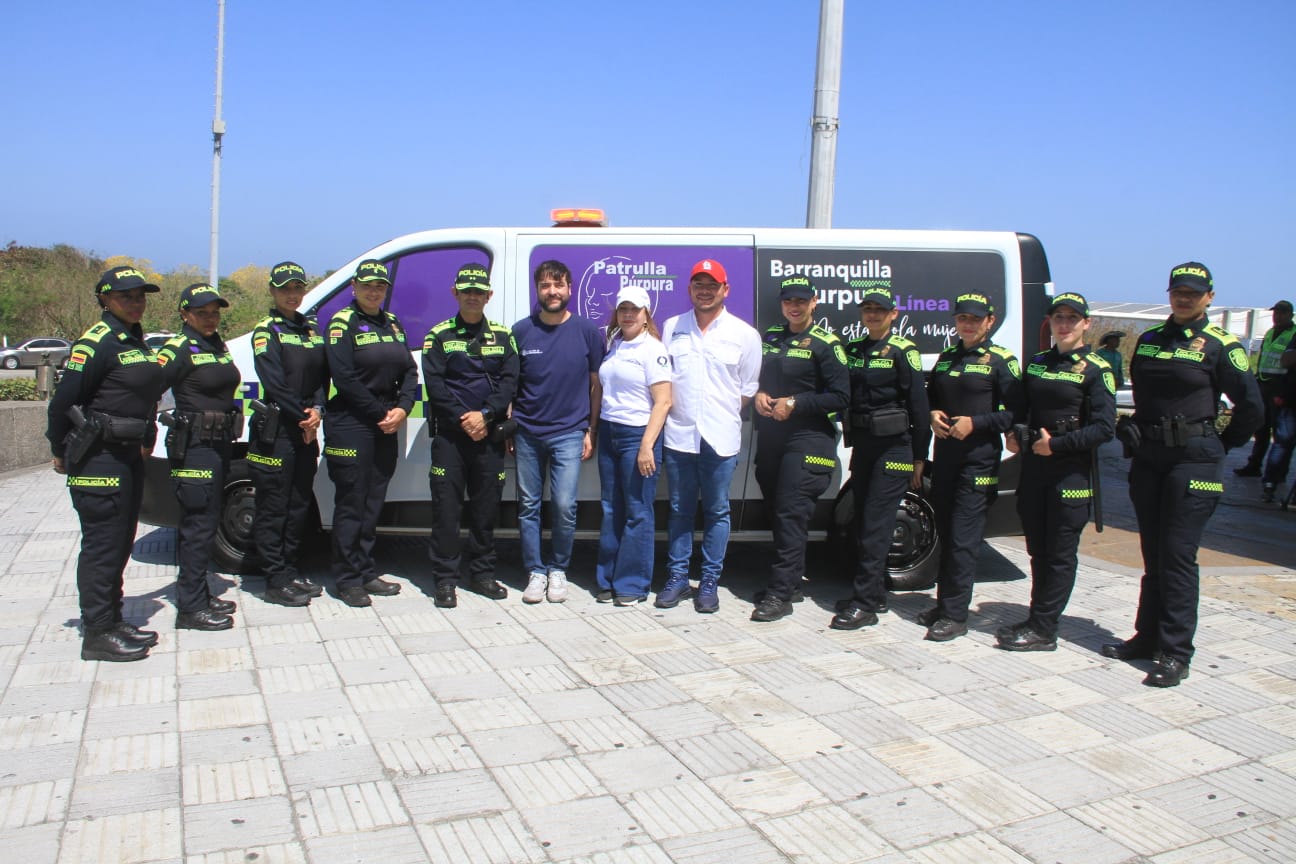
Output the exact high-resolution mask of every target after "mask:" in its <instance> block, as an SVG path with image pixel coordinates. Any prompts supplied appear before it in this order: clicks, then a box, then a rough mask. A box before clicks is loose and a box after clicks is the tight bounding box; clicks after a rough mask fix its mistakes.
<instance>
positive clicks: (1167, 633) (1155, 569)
mask: <svg viewBox="0 0 1296 864" xmlns="http://www.w3.org/2000/svg"><path fill="white" fill-rule="evenodd" d="M1223 460H1224V445H1223V444H1221V443H1220V440H1219V439H1218V438H1216V437H1214V436H1213V435H1212V436H1210V437H1202V438H1190V439H1188V445H1187V446H1186V447H1167V446H1165V445H1164V444H1157V443H1154V442H1148V441H1144V442H1143V445H1142V446H1141V447H1139V449H1138V450H1137V451H1136V452H1135V454H1134V461H1133V464H1132V465H1131V466H1130V477H1129V486H1130V500H1131V501H1132V502H1133V504H1134V515H1135V516H1136V517H1137V518H1138V526H1139V543H1140V545H1141V547H1142V550H1143V583H1142V586H1141V587H1140V590H1139V605H1138V614H1137V616H1136V617H1135V619H1134V631H1135V632H1134V638H1135V639H1137V640H1139V641H1140V642H1142V643H1144V644H1146V645H1148V646H1150V647H1151V648H1153V650H1159V651H1161V653H1163V654H1164V655H1165V656H1167V657H1171V658H1173V659H1175V660H1180V661H1183V662H1184V663H1187V662H1189V661H1190V660H1191V659H1192V655H1193V635H1194V634H1195V633H1196V632H1197V600H1198V591H1199V582H1198V577H1199V573H1198V570H1197V547H1198V546H1199V545H1200V544H1201V536H1202V532H1203V531H1204V530H1205V528H1206V522H1207V521H1208V520H1209V519H1210V517H1211V514H1212V513H1214V512H1215V507H1216V505H1217V504H1219V499H1220V495H1222V494H1223V492H1224V483H1223V480H1222V475H1223Z"/></svg>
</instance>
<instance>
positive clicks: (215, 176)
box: [207, 0, 225, 287]
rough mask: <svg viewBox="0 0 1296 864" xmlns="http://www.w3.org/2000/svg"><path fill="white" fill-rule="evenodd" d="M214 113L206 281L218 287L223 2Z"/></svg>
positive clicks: (222, 1) (219, 14)
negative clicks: (208, 256) (208, 254)
mask: <svg viewBox="0 0 1296 864" xmlns="http://www.w3.org/2000/svg"><path fill="white" fill-rule="evenodd" d="M216 8H217V12H216V113H215V115H214V117H213V119H212V203H211V267H209V268H208V277H207V279H208V281H209V282H210V283H211V284H212V285H213V286H216V287H220V271H219V270H217V269H216V250H217V247H218V246H219V245H220V166H221V139H222V138H223V137H224V135H225V121H224V120H222V119H221V78H222V77H223V75H224V71H225V0H217V2H216Z"/></svg>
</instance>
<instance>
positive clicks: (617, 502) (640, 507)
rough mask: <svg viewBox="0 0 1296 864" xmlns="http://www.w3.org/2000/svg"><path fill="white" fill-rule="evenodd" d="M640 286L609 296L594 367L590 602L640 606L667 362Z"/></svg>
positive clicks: (649, 556)
mask: <svg viewBox="0 0 1296 864" xmlns="http://www.w3.org/2000/svg"><path fill="white" fill-rule="evenodd" d="M650 305H651V301H650V300H649V298H648V291H647V290H646V289H644V288H641V287H639V286H637V285H629V286H627V287H625V288H622V289H621V291H620V293H618V294H617V306H616V311H615V312H614V313H613V319H612V321H611V322H609V324H608V331H607V332H608V352H607V356H606V357H604V358H603V365H602V366H600V367H599V382H600V383H601V384H602V385H603V401H602V404H601V409H600V411H599V434H598V461H599V481H600V485H601V486H602V492H603V496H602V497H603V527H602V530H601V532H600V534H599V553H598V569H597V570H596V576H597V579H598V601H599V602H600V603H612V602H615V603H616V604H617V605H618V606H633V605H634V604H636V603H642V602H643V601H644V600H645V599H646V598H647V596H648V586H649V583H651V582H652V572H653V534H654V531H655V529H656V521H655V519H654V517H653V501H654V500H655V499H656V497H657V476H658V474H659V473H660V469H661V461H662V443H661V431H662V426H663V424H665V422H666V412H667V411H669V410H670V404H671V384H670V382H671V365H670V356H669V355H668V354H667V353H666V347H665V346H664V345H662V343H661V340H660V339H659V338H658V333H657V325H656V324H654V323H653V319H652V311H651V310H650V309H649V306H650Z"/></svg>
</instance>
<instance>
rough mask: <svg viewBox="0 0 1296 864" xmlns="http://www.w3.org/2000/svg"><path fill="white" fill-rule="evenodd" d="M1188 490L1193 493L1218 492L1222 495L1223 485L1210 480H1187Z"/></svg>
mask: <svg viewBox="0 0 1296 864" xmlns="http://www.w3.org/2000/svg"><path fill="white" fill-rule="evenodd" d="M1188 488H1189V489H1191V490H1193V491H1194V492H1218V493H1220V494H1221V495H1223V494H1224V484H1223V483H1216V482H1214V481H1212V480H1189V481H1188Z"/></svg>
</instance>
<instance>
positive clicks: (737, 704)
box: [707, 683, 828, 727]
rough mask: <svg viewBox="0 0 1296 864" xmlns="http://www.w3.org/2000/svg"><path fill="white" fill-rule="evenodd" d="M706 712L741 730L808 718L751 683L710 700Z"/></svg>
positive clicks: (798, 710) (794, 707)
mask: <svg viewBox="0 0 1296 864" xmlns="http://www.w3.org/2000/svg"><path fill="white" fill-rule="evenodd" d="M824 707H825V709H826V708H827V707H828V706H824ZM707 708H708V709H709V710H711V711H713V712H715V713H716V714H719V715H720V716H721V717H723V718H724V719H726V720H728V721H729V722H730V723H733V724H734V725H735V726H740V727H741V726H766V725H768V724H770V723H784V722H793V721H796V720H801V719H804V718H805V717H806V713H805V712H804V711H802V710H801V709H799V708H797V707H796V706H794V705H791V704H789V703H788V702H786V701H785V700H784V699H782V698H780V697H779V696H775V695H774V694H773V693H771V692H769V691H768V690H766V689H764V688H763V687H757V686H756V685H755V684H751V683H748V684H745V685H744V686H742V687H740V688H738V689H736V690H733V691H731V692H729V693H727V694H725V695H724V696H716V697H714V698H712V699H709V700H707Z"/></svg>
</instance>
